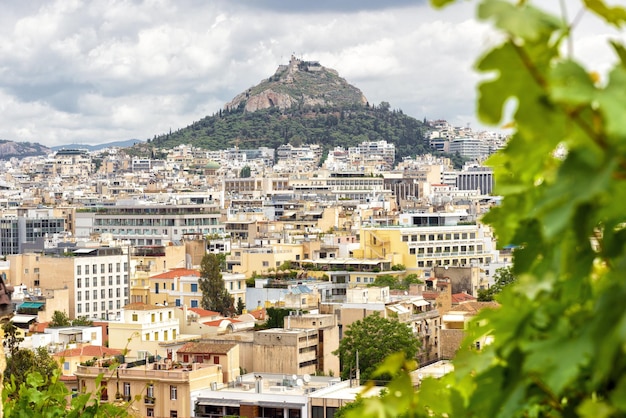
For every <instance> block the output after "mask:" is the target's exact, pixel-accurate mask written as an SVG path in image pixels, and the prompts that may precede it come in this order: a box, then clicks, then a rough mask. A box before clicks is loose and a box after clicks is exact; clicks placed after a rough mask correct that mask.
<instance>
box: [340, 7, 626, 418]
mask: <svg viewBox="0 0 626 418" xmlns="http://www.w3.org/2000/svg"><path fill="white" fill-rule="evenodd" d="M431 2H432V3H433V4H435V5H438V6H442V5H445V4H447V3H451V2H453V0H431ZM538 3H540V4H541V5H543V3H541V2H538V1H536V2H532V1H505V0H482V1H480V2H479V4H478V17H479V18H480V19H482V20H484V21H488V22H491V23H493V25H494V26H495V27H496V29H497V30H498V31H500V33H501V35H502V36H500V37H499V40H500V41H499V42H500V44H499V45H497V46H495V47H493V48H491V49H490V50H488V51H487V52H486V53H485V54H484V55H483V56H482V57H481V58H480V59H479V61H478V63H477V66H476V67H477V69H478V70H479V71H480V72H483V73H485V74H488V77H487V78H485V80H484V81H482V82H481V83H480V85H479V88H478V91H479V98H478V115H479V117H480V118H481V120H482V121H483V122H485V123H489V124H494V125H498V124H503V123H505V124H506V125H507V126H510V127H511V128H512V129H513V135H512V137H511V139H510V140H509V142H508V144H507V146H506V147H505V149H504V150H502V151H501V152H499V153H498V154H497V155H496V156H494V157H492V158H491V159H490V161H489V164H490V165H492V166H493V167H494V170H495V180H496V181H495V184H496V189H495V193H497V194H499V195H501V196H503V199H502V202H501V204H500V205H499V206H497V207H494V208H493V209H492V210H491V211H490V212H489V213H488V214H487V215H486V217H485V219H484V221H486V222H488V223H489V224H491V225H492V226H493V227H494V230H495V233H496V235H497V238H498V241H499V242H500V243H501V245H515V246H516V247H517V248H518V250H516V252H515V254H514V264H513V270H512V273H513V275H514V276H515V277H517V278H518V280H517V282H516V283H515V284H513V285H510V286H506V288H505V289H504V290H503V291H502V292H501V293H500V295H499V296H498V300H499V302H500V303H501V307H500V308H499V309H497V310H484V311H482V312H481V313H480V314H479V315H477V317H476V319H475V320H474V322H473V323H472V325H473V326H470V327H469V328H468V333H469V335H468V337H467V338H466V339H465V341H464V343H463V344H462V347H461V349H460V350H459V352H458V353H457V356H456V358H455V360H454V372H453V373H451V374H448V375H446V376H445V377H443V378H442V379H439V380H435V379H430V378H427V379H424V380H423V381H422V384H421V387H420V390H419V392H418V393H416V392H413V391H412V390H408V388H407V385H401V384H399V382H400V380H399V379H398V380H396V381H394V382H392V385H395V386H394V391H390V396H393V398H391V397H389V398H386V399H366V400H364V402H363V404H364V407H363V408H356V409H355V411H356V413H354V414H351V415H350V416H352V417H359V418H363V417H370V416H413V417H415V416H423V417H426V416H429V417H431V416H436V417H439V416H448V417H470V416H472V417H496V418H499V417H502V418H504V417H539V416H550V417H573V416H578V417H589V418H591V417H609V416H610V417H613V416H624V415H626V401H625V399H626V356H624V351H625V349H624V347H626V332H624V329H625V325H624V324H626V306H625V305H624V303H623V300H624V299H625V298H626V280H624V277H623V275H624V269H625V268H626V228H625V225H626V212H625V211H624V210H623V203H622V202H623V201H624V199H626V123H625V120H626V119H624V111H625V108H626V99H625V98H624V92H625V91H626V47H625V46H624V44H623V43H622V42H620V41H618V40H615V39H614V40H610V41H609V43H610V46H611V47H612V49H613V51H614V53H615V59H614V64H611V66H610V67H609V69H608V71H607V72H606V74H600V73H599V72H598V70H599V69H598V68H593V67H591V68H590V67H589V66H588V64H586V63H584V62H581V61H579V60H577V59H575V58H574V56H573V55H572V54H571V51H572V50H573V49H574V48H575V42H574V39H573V38H572V33H573V31H575V30H576V23H577V22H578V20H579V19H580V17H581V16H582V15H580V16H577V17H576V18H574V20H573V21H569V20H568V16H569V14H568V11H565V10H563V12H562V16H560V17H556V16H554V15H552V14H550V13H548V12H545V11H543V10H541V9H539V8H538V6H537V4H538ZM573 3H578V2H572V1H569V2H561V3H560V4H561V5H562V7H565V6H571V5H572V4H573ZM578 6H580V8H581V9H582V10H585V11H587V12H591V13H594V14H596V15H597V16H598V17H600V18H601V19H603V20H604V22H605V23H606V24H608V25H612V26H616V27H623V26H624V24H625V23H626V9H625V8H623V7H619V6H608V5H607V4H606V3H605V2H604V1H602V0H594V1H591V0H583V1H582V2H580V3H579V4H578ZM511 101H513V102H514V106H513V107H509V106H507V104H508V103H509V102H511ZM509 110H510V111H511V113H509ZM509 115H510V116H512V118H513V120H512V121H509V120H508V118H509ZM485 335H490V336H491V338H492V339H493V343H492V344H490V345H486V346H483V347H482V348H481V350H476V349H475V348H474V349H472V348H471V347H472V346H473V344H472V343H473V341H475V340H476V339H478V338H480V337H482V336H485ZM396 365H397V370H400V367H401V365H402V362H401V361H397V362H396ZM398 376H406V373H399V374H398ZM405 381H406V380H405ZM409 387H410V386H409ZM389 408H392V409H393V410H391V411H390V409H389ZM380 411H383V412H384V413H382V414H380V413H378V412H380Z"/></svg>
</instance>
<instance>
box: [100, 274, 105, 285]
mask: <svg viewBox="0 0 626 418" xmlns="http://www.w3.org/2000/svg"><path fill="white" fill-rule="evenodd" d="M105 284H106V281H105V280H104V276H102V277H100V286H104V285H105Z"/></svg>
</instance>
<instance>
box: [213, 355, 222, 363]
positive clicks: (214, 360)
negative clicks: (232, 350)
mask: <svg viewBox="0 0 626 418" xmlns="http://www.w3.org/2000/svg"><path fill="white" fill-rule="evenodd" d="M213 364H220V356H213Z"/></svg>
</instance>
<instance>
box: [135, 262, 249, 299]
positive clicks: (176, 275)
mask: <svg viewBox="0 0 626 418" xmlns="http://www.w3.org/2000/svg"><path fill="white" fill-rule="evenodd" d="M199 279H200V272H199V271H198V270H195V269H185V268H180V269H173V270H170V271H167V272H164V273H161V274H157V275H154V276H152V277H150V278H149V280H147V282H148V289H149V294H148V300H149V303H151V304H156V303H159V304H163V305H165V304H167V305H170V306H183V305H187V306H188V307H190V308H197V307H200V302H201V301H202V291H201V290H200V283H199ZM222 279H223V280H224V287H225V288H226V290H227V291H228V293H230V294H231V295H232V296H233V298H234V305H235V307H236V306H237V303H238V302H239V300H241V302H242V303H244V304H245V303H246V277H245V275H243V274H233V273H222Z"/></svg>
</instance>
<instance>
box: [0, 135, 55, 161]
mask: <svg viewBox="0 0 626 418" xmlns="http://www.w3.org/2000/svg"><path fill="white" fill-rule="evenodd" d="M50 152H52V150H51V149H50V148H48V147H44V146H43V145H41V144H38V143H36V142H35V143H33V142H13V141H9V140H6V139H0V160H8V159H11V158H13V157H16V158H24V157H32V156H37V155H47V154H50Z"/></svg>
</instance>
